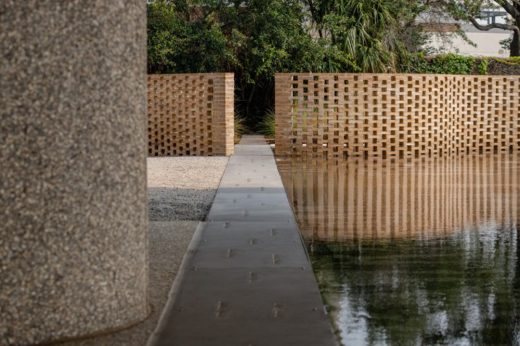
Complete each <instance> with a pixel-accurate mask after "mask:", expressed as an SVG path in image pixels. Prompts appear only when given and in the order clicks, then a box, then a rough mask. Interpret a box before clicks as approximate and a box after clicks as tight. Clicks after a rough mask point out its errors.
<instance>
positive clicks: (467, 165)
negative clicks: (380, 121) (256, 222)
mask: <svg viewBox="0 0 520 346" xmlns="http://www.w3.org/2000/svg"><path fill="white" fill-rule="evenodd" d="M278 167H279V170H280V173H281V174H282V179H283V181H284V185H285V188H286V191H287V193H288V196H289V199H290V200H291V202H292V205H293V209H294V212H295V214H296V217H297V219H298V222H299V225H300V229H301V231H302V234H303V236H304V239H305V241H306V242H307V245H308V250H309V254H310V256H311V260H312V262H313V268H314V271H315V273H316V277H317V279H318V282H319V285H320V288H321V291H322V295H323V298H324V300H325V302H326V304H327V305H328V306H329V310H330V315H331V318H332V320H333V322H334V325H335V328H336V331H337V333H338V336H339V338H340V340H341V342H342V343H343V344H344V345H349V346H350V345H475V344H477V345H478V344H482V345H500V344H502V345H515V344H520V265H519V262H518V261H519V259H518V256H519V254H520V239H518V237H519V234H518V222H517V221H518V220H519V215H520V210H519V208H520V158H519V157H518V156H511V155H497V156H478V157H463V158H457V159H428V160H424V159H423V160H416V161H399V160H396V161H369V160H361V159H360V160H338V161H336V160H317V159H307V160H305V159H298V158H294V159H279V160H278Z"/></svg>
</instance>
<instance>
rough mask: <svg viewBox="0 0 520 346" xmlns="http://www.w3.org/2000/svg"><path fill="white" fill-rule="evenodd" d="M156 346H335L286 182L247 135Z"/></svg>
mask: <svg viewBox="0 0 520 346" xmlns="http://www.w3.org/2000/svg"><path fill="white" fill-rule="evenodd" d="M185 270H186V271H185V273H184V275H183V278H182V281H181V283H180V286H179V288H178V289H177V290H176V292H174V293H175V296H174V297H172V299H173V301H172V304H171V305H170V308H169V310H168V311H166V312H165V314H164V315H163V318H162V321H161V324H160V326H159V328H158V330H157V331H156V334H155V336H154V338H153V341H152V342H151V343H152V344H153V345H161V346H162V345H168V346H170V345H173V346H177V345H179V346H183V345H190V346H191V345H193V346H199V345H200V346H202V345H204V346H206V345H222V346H233V345H244V346H248V345H251V346H261V345H266V346H267V345H269V346H274V345H284V346H287V345H298V346H305V345H313V346H315V345H319V346H328V345H336V341H335V337H334V335H333V333H332V329H331V327H330V324H329V321H328V317H327V316H326V314H325V312H324V308H323V303H322V301H321V297H320V293H319V290H318V286H317V284H316V281H315V278H314V275H313V272H312V268H311V267H310V263H309V260H308V258H307V255H306V253H305V249H304V246H303V243H302V241H301V238H300V235H299V231H298V226H297V225H296V222H295V219H294V216H293V213H292V210H291V207H290V205H289V201H288V200H287V196H286V194H285V191H284V188H283V185H282V180H281V178H280V175H279V174H278V170H277V168H276V163H275V160H274V157H273V154H272V152H271V150H270V148H269V146H268V145H267V144H266V143H265V141H264V140H263V139H262V137H259V136H245V137H244V138H243V139H242V141H241V142H240V144H239V145H237V146H236V150H235V155H233V156H232V157H231V158H230V160H229V163H228V165H227V167H226V171H225V172H224V176H223V178H222V181H221V183H220V186H219V189H218V191H217V195H216V197H215V200H214V202H213V206H212V207H211V210H210V213H209V215H208V222H207V225H206V227H205V228H204V230H203V231H202V234H201V236H200V241H199V243H198V245H197V246H196V250H195V252H194V254H193V256H192V257H191V258H189V259H188V261H187V264H186V268H185Z"/></svg>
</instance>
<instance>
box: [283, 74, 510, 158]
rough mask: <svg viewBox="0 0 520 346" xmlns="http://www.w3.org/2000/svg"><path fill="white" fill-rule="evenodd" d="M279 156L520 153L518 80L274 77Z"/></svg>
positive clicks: (412, 76)
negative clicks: (519, 151)
mask: <svg viewBox="0 0 520 346" xmlns="http://www.w3.org/2000/svg"><path fill="white" fill-rule="evenodd" d="M275 79H276V87H275V89H276V91H275V98H276V102H275V108H276V153H277V155H307V154H311V155H317V156H322V155H323V156H332V157H350V156H354V157H359V156H360V157H363V156H364V157H372V156H373V157H420V156H454V155H460V154H469V153H487V152H509V151H517V150H518V149H519V147H520V120H519V116H518V114H519V112H520V77H519V76H456V75H419V74H347V73H345V74H310V73H299V74H298V73H296V74H293V73H281V74H277V75H276V78H275Z"/></svg>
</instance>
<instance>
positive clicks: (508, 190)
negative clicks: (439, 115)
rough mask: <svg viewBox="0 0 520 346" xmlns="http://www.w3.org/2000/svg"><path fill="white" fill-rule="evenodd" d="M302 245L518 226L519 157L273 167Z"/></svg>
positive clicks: (285, 163) (295, 163)
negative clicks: (496, 225)
mask: <svg viewBox="0 0 520 346" xmlns="http://www.w3.org/2000/svg"><path fill="white" fill-rule="evenodd" d="M278 165H279V168H280V172H281V173H282V178H283V181H284V185H285V187H286V190H287V193H288V196H289V199H290V200H291V202H292V204H293V207H294V211H295V214H296V217H297V219H298V223H299V224H300V228H301V230H302V232H303V235H304V237H305V238H306V239H315V240H327V241H341V240H349V239H365V240H370V239H385V238H404V237H413V238H432V237H443V236H446V235H449V234H452V233H453V232H455V231H457V230H458V229H461V228H463V227H472V226H477V225H482V224H485V223H487V222H494V221H496V222H498V223H502V222H508V221H513V222H516V221H517V220H519V219H520V157H518V156H516V155H507V154H506V155H496V156H493V155H485V156H477V157H475V156H473V157H472V156H465V157H461V158H454V159H428V160H413V162H408V163H407V162H403V161H402V160H392V161H390V160H383V161H378V162H376V163H374V162H372V161H371V160H363V159H356V160H354V159H352V160H330V159H329V160H303V161H302V160H300V159H298V158H293V159H284V160H282V161H279V162H278Z"/></svg>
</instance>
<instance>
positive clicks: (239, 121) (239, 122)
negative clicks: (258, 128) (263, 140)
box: [234, 114, 247, 144]
mask: <svg viewBox="0 0 520 346" xmlns="http://www.w3.org/2000/svg"><path fill="white" fill-rule="evenodd" d="M234 124H235V144H237V143H238V142H240V138H242V135H243V134H244V133H246V131H247V128H246V126H245V120H244V118H243V117H241V116H239V115H237V114H235V123H234Z"/></svg>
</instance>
